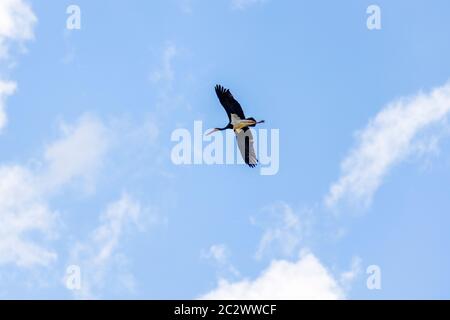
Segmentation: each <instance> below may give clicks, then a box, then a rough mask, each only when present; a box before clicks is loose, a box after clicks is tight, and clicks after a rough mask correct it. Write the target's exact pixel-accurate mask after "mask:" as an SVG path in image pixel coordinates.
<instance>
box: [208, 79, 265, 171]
mask: <svg viewBox="0 0 450 320" xmlns="http://www.w3.org/2000/svg"><path fill="white" fill-rule="evenodd" d="M215 89H216V94H217V97H218V98H219V101H220V104H221V105H222V106H223V108H224V109H225V111H226V113H227V116H228V124H227V125H226V126H225V127H223V128H214V130H212V131H211V132H209V133H208V134H207V135H210V134H212V133H214V132H216V131H223V130H227V129H233V131H234V133H235V134H236V139H237V142H238V147H239V151H240V152H241V155H242V158H243V159H244V161H245V163H246V164H247V165H248V166H249V167H251V168H254V167H256V165H257V164H258V159H257V158H256V154H255V149H254V147H253V135H252V131H251V130H250V127H255V126H256V125H257V124H259V123H264V120H261V121H256V120H255V119H254V118H246V117H245V115H244V111H242V107H241V105H240V104H239V102H238V101H237V100H236V99H235V98H234V97H233V95H232V94H231V92H230V90H229V89H225V88H224V87H222V86H221V85H216V87H215Z"/></svg>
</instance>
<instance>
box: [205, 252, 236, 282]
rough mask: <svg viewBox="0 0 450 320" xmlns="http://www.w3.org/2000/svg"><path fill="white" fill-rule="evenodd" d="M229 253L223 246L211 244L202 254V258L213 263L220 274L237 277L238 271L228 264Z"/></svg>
mask: <svg viewBox="0 0 450 320" xmlns="http://www.w3.org/2000/svg"><path fill="white" fill-rule="evenodd" d="M230 256H231V252H230V249H229V248H228V247H227V246H226V245H225V244H213V245H212V246H211V247H209V249H208V251H206V252H202V258H205V259H209V260H211V261H213V262H214V263H215V264H216V266H217V267H218V271H219V272H220V273H229V274H231V275H233V276H239V271H238V270H237V269H236V268H235V267H234V266H233V264H232V263H231V262H230Z"/></svg>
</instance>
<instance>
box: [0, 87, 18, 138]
mask: <svg viewBox="0 0 450 320" xmlns="http://www.w3.org/2000/svg"><path fill="white" fill-rule="evenodd" d="M16 89H17V85H16V83H15V82H11V81H1V80H0V130H2V129H3V128H4V127H5V125H6V122H7V117H6V112H5V108H6V98H7V97H8V96H10V95H12V94H14V93H15V92H16Z"/></svg>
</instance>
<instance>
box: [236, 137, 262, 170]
mask: <svg viewBox="0 0 450 320" xmlns="http://www.w3.org/2000/svg"><path fill="white" fill-rule="evenodd" d="M246 129H247V130H241V131H239V133H236V138H237V142H238V147H239V151H240V152H241V155H242V158H243V159H244V161H245V163H246V164H247V165H248V166H249V167H250V168H254V167H256V166H257V165H258V159H256V153H255V149H254V147H253V134H252V131H251V130H250V129H248V128H246Z"/></svg>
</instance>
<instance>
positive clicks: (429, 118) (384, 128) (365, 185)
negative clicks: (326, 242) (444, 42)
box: [325, 83, 450, 208]
mask: <svg viewBox="0 0 450 320" xmlns="http://www.w3.org/2000/svg"><path fill="white" fill-rule="evenodd" d="M449 111H450V83H447V84H446V85H444V86H442V87H438V88H435V89H433V90H432V91H431V92H430V93H428V94H424V93H419V94H417V95H416V96H413V97H411V98H403V99H400V100H398V101H395V102H392V103H390V104H388V105H387V106H386V107H385V108H384V109H382V110H381V111H380V112H379V113H378V114H377V115H376V116H375V118H374V119H372V120H371V121H370V122H369V123H368V125H367V126H366V128H364V130H362V131H361V132H359V133H358V135H357V144H356V147H355V148H353V150H352V151H351V152H350V153H349V154H348V155H347V157H346V158H345V160H344V161H343V162H342V165H341V176H340V178H339V179H338V181H336V182H335V183H333V184H332V186H331V187H330V191H329V193H328V194H327V196H326V197H325V204H326V206H327V207H329V208H334V207H336V206H337V205H338V203H339V202H341V201H342V200H347V201H349V202H350V203H351V204H362V205H363V206H368V205H369V204H370V202H371V200H372V197H373V194H374V193H375V192H376V191H377V189H378V188H379V187H380V185H381V184H382V181H383V179H384V177H385V176H386V174H387V173H388V172H389V170H390V169H391V168H392V166H394V165H395V164H398V163H399V162H401V161H402V160H404V159H405V158H406V157H408V156H409V155H411V154H415V153H418V154H420V153H423V152H424V151H426V150H430V148H429V147H430V146H433V145H435V143H431V144H426V145H428V146H427V147H426V148H423V145H424V144H423V140H421V139H419V138H422V139H423V137H420V135H421V134H424V133H426V129H428V128H430V127H432V125H436V124H442V123H444V122H445V120H446V117H447V115H448V113H449ZM425 138H428V139H426V140H430V139H429V137H425ZM431 142H433V137H431ZM431 150H432V149H431Z"/></svg>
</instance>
